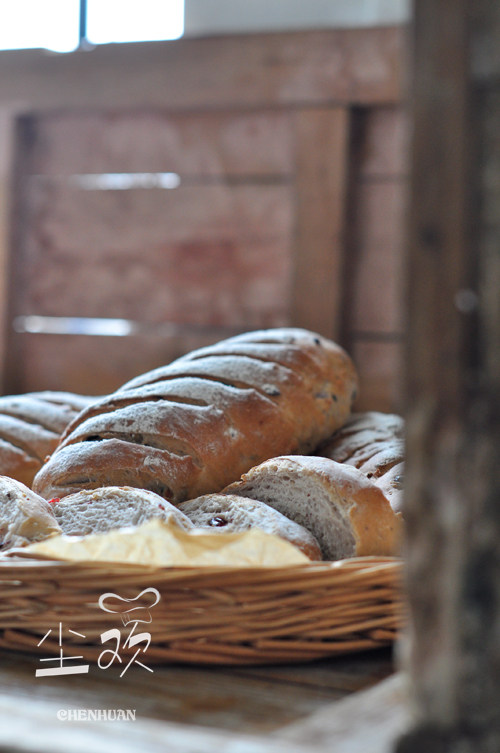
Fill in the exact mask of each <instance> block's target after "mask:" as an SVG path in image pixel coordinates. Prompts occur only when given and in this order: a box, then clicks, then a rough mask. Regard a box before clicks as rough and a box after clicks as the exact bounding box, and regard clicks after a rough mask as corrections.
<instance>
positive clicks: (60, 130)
mask: <svg viewBox="0 0 500 753" xmlns="http://www.w3.org/2000/svg"><path fill="white" fill-rule="evenodd" d="M33 138H34V139H36V143H35V145H34V146H35V147H36V149H35V150H34V154H33V158H34V162H33V172H34V173H35V174H43V175H56V176H57V175H71V174H75V173H76V174H78V173H101V172H138V173H143V172H161V171H165V172H176V173H179V174H181V177H182V178H183V179H186V177H188V178H191V179H192V178H193V177H194V178H195V179H200V178H202V177H211V178H216V177H218V178H223V179H224V180H228V179H230V178H231V177H237V178H240V179H241V177H242V176H245V177H250V176H252V177H256V176H266V178H268V179H269V178H270V177H273V176H275V177H276V176H283V175H290V171H291V167H292V163H293V152H292V149H293V143H292V131H291V128H290V119H289V116H288V113H287V112H270V111H267V112H253V111H250V112H244V113H241V112H238V111H229V112H216V113H213V112H204V111H200V112H198V113H196V114H193V113H189V114H186V113H183V114H175V113H170V112H166V111H165V110H146V111H139V112H134V111H129V112H128V113H127V110H123V111H120V112H116V111H115V112H113V111H108V110H101V111H97V112H79V111H69V112H59V111H57V112H52V113H47V114H46V115H44V116H43V118H39V119H38V120H37V125H36V131H35V133H34V134H33ZM75 144H78V148H77V149H75Z"/></svg>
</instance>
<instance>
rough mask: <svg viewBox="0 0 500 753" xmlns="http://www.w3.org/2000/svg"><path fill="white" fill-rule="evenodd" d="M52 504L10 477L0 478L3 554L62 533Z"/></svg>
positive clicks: (0, 531) (0, 550) (0, 534)
mask: <svg viewBox="0 0 500 753" xmlns="http://www.w3.org/2000/svg"><path fill="white" fill-rule="evenodd" d="M60 532H61V529H60V528H59V524H58V522H57V520H56V519H55V517H54V514H53V512H52V510H51V506H50V505H49V503H48V502H47V501H46V500H45V499H43V498H42V497H40V496H39V495H38V494H35V493H34V492H33V491H32V490H31V489H28V487H27V486H25V485H24V484H22V483H21V482H20V481H16V480H15V479H12V478H10V477H8V476H0V552H3V551H5V550H6V549H10V548H11V547H14V546H26V545H27V544H30V543H31V542H32V541H41V540H42V539H46V538H48V537H49V536H52V535H54V534H57V533H60Z"/></svg>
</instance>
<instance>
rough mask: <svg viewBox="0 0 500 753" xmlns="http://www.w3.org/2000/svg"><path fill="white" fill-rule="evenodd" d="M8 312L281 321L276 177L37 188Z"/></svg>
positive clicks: (282, 241) (285, 234) (283, 214)
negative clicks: (153, 186) (187, 184)
mask: <svg viewBox="0 0 500 753" xmlns="http://www.w3.org/2000/svg"><path fill="white" fill-rule="evenodd" d="M38 199H39V200H38V202H37V206H36V210H34V212H33V215H34V216H33V219H32V222H30V223H29V233H28V236H27V238H26V252H25V254H24V255H23V262H24V263H23V264H22V265H21V266H20V269H19V272H18V275H19V277H18V285H19V288H18V294H17V296H16V307H15V311H16V314H17V315H18V316H19V315H26V314H40V315H44V316H94V317H105V316H116V317H125V318H131V319H134V320H137V321H142V322H162V321H173V322H190V323H194V322H198V323H199V324H232V325H234V326H239V327H243V328H245V327H250V328H252V327H258V326H279V325H281V324H283V323H284V322H285V321H286V319H287V315H288V309H289V297H290V266H291V259H290V254H289V248H290V238H291V224H292V212H291V203H290V191H289V189H287V188H286V187H282V186H237V187H233V188H231V189H228V188H224V187H222V186H205V187H193V188H182V187H180V188H179V189H175V190H172V191H169V190H167V191H162V190H138V191H78V190H72V189H68V187H67V186H64V185H57V186H56V185H53V186H51V188H50V190H44V191H43V192H42V193H41V195H40V196H39V197H38Z"/></svg>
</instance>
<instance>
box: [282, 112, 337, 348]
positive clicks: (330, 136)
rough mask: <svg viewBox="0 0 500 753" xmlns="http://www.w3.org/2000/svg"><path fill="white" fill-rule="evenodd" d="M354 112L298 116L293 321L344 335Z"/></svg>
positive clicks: (311, 327)
mask: <svg viewBox="0 0 500 753" xmlns="http://www.w3.org/2000/svg"><path fill="white" fill-rule="evenodd" d="M349 132H350V113H349V111H348V110H347V109H346V108H331V109H322V110H315V111H310V110H302V111H300V112H299V113H297V114H296V115H295V139H296V187H295V190H296V204H295V228H296V238H295V247H294V262H293V274H294V280H293V291H292V303H291V312H290V319H291V322H292V323H293V324H294V325H298V326H300V327H306V328H307V329H311V330H313V331H315V332H321V334H323V335H326V336H327V337H331V338H332V339H334V340H339V339H341V312H342V307H343V305H344V297H343V294H344V287H343V281H344V240H345V237H344V236H345V220H346V210H347V187H348V183H347V179H348V156H349Z"/></svg>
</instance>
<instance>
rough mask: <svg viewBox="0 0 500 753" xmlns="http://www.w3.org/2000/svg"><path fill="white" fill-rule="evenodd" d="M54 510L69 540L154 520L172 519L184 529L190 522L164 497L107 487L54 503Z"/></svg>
mask: <svg viewBox="0 0 500 753" xmlns="http://www.w3.org/2000/svg"><path fill="white" fill-rule="evenodd" d="M52 509H53V511H54V515H55V517H56V520H57V522H58V523H59V525H60V527H61V530H62V532H63V533H64V534H66V535H68V536H86V535H87V534H89V533H105V532H106V531H110V530H112V529H114V528H126V527H128V526H138V525H141V523H144V522H145V521H146V520H150V519H151V518H160V520H166V519H167V518H168V517H169V516H171V517H173V518H174V520H175V522H176V523H177V524H178V525H179V526H180V527H181V528H184V529H189V528H192V527H193V526H192V524H191V521H190V520H189V518H187V517H186V515H184V514H183V513H182V512H180V511H179V510H178V509H177V508H176V507H174V506H173V505H171V504H170V503H169V502H167V501H166V500H165V499H163V497H160V496H158V494H155V493H154V492H150V491H147V490H145V489H135V488H132V487H127V486H121V487H116V486H107V487H103V488H101V489H90V490H86V491H81V492H76V493H75V494H70V495H68V496H67V497H64V498H63V499H56V500H54V501H53V504H52Z"/></svg>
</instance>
